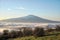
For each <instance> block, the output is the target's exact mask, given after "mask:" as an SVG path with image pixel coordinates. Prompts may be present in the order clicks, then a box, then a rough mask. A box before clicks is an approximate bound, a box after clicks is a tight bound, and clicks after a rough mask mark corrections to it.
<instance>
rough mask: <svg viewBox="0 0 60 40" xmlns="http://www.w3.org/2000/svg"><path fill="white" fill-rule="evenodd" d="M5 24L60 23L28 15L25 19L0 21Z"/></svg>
mask: <svg viewBox="0 0 60 40" xmlns="http://www.w3.org/2000/svg"><path fill="white" fill-rule="evenodd" d="M2 21H6V22H32V23H60V21H52V20H48V19H44V18H40V17H38V16H35V15H28V16H25V17H19V18H11V19H6V20H2Z"/></svg>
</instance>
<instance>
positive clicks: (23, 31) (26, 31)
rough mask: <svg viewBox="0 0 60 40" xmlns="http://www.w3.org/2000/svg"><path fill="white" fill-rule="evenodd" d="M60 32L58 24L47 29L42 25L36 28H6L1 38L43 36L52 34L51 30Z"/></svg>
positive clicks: (3, 39)
mask: <svg viewBox="0 0 60 40" xmlns="http://www.w3.org/2000/svg"><path fill="white" fill-rule="evenodd" d="M54 31H55V32H60V26H59V25H57V26H56V28H55V29H52V28H49V27H48V26H47V30H44V28H42V27H35V28H34V30H32V28H29V27H22V28H19V31H15V30H12V31H10V32H9V30H4V31H3V34H2V35H1V36H0V40H7V39H10V38H17V37H25V36H34V37H43V36H47V35H50V34H49V33H50V32H54Z"/></svg>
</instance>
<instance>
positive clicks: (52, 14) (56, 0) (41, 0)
mask: <svg viewBox="0 0 60 40" xmlns="http://www.w3.org/2000/svg"><path fill="white" fill-rule="evenodd" d="M26 15H36V16H39V17H42V18H46V19H50V20H57V21H60V0H0V20H2V19H8V18H15V17H22V16H26Z"/></svg>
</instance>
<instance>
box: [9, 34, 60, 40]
mask: <svg viewBox="0 0 60 40" xmlns="http://www.w3.org/2000/svg"><path fill="white" fill-rule="evenodd" d="M10 40H60V34H59V35H57V36H56V35H53V36H44V37H34V36H29V37H21V38H20V37H19V38H14V39H10Z"/></svg>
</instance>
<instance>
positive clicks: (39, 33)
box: [34, 27, 45, 37]
mask: <svg viewBox="0 0 60 40" xmlns="http://www.w3.org/2000/svg"><path fill="white" fill-rule="evenodd" d="M44 35H45V31H44V28H39V27H36V28H35V30H34V36H37V37H41V36H44Z"/></svg>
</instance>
